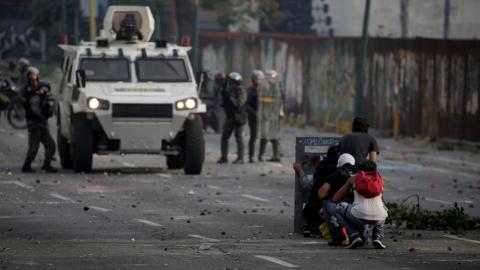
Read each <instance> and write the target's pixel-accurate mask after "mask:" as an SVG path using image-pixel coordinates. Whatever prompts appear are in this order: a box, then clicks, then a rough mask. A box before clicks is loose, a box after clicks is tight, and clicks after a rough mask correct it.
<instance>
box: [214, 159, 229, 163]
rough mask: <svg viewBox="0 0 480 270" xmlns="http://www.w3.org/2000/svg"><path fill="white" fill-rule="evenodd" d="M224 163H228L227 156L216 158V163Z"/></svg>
mask: <svg viewBox="0 0 480 270" xmlns="http://www.w3.org/2000/svg"><path fill="white" fill-rule="evenodd" d="M225 163H228V159H227V158H220V159H219V160H217V164H225Z"/></svg>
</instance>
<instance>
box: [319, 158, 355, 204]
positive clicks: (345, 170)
mask: <svg viewBox="0 0 480 270" xmlns="http://www.w3.org/2000/svg"><path fill="white" fill-rule="evenodd" d="M355 171H356V168H355V167H354V166H348V165H347V166H344V167H342V168H338V169H337V171H336V172H335V173H333V174H331V175H330V176H328V177H327V180H326V181H325V182H326V183H328V184H330V191H329V192H328V195H327V199H331V198H332V197H333V195H335V193H337V191H338V190H339V189H340V188H341V187H342V186H343V185H345V183H346V182H347V180H348V178H350V176H352V175H353V174H354V173H355ZM343 200H344V201H347V202H353V191H352V190H349V192H347V194H346V195H345V197H344V199H343Z"/></svg>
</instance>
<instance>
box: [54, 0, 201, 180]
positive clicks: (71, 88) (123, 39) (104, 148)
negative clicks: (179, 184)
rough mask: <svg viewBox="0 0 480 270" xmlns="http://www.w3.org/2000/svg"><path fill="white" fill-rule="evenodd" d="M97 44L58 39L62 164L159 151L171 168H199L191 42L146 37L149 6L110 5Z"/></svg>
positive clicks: (77, 165) (80, 166)
mask: <svg viewBox="0 0 480 270" xmlns="http://www.w3.org/2000/svg"><path fill="white" fill-rule="evenodd" d="M103 25H104V29H103V30H102V31H101V35H100V37H98V38H97V39H96V41H95V42H81V43H80V44H77V45H60V48H62V49H63V51H64V58H63V62H62V71H63V76H62V79H61V82H60V89H59V93H58V95H59V112H58V141H57V142H58V150H59V154H60V159H61V164H62V167H63V168H73V170H74V171H75V172H88V171H91V169H92V159H93V154H98V155H102V154H112V153H116V154H163V155H166V158H167V167H168V168H169V169H180V168H184V171H185V173H187V174H200V173H201V170H202V166H203V162H204V155H205V142H204V138H203V128H202V121H201V118H200V115H199V114H200V113H203V112H205V110H206V108H205V105H204V104H202V102H201V101H200V99H199V97H198V93H197V84H196V82H195V78H194V75H193V70H192V67H191V65H190V62H189V59H188V55H187V52H188V51H189V50H190V48H189V47H183V46H178V45H174V44H170V43H167V42H165V41H161V40H158V41H155V42H149V40H150V37H151V36H152V34H153V30H154V19H153V16H152V13H151V11H150V9H149V8H148V7H141V6H111V7H109V9H108V11H107V14H106V16H105V19H104V24H103Z"/></svg>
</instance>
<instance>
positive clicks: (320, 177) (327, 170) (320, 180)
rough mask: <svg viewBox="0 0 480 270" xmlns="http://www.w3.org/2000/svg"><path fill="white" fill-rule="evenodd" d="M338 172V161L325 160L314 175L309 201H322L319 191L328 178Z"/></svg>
mask: <svg viewBox="0 0 480 270" xmlns="http://www.w3.org/2000/svg"><path fill="white" fill-rule="evenodd" d="M336 171H337V161H336V160H335V159H324V160H322V161H320V163H319V164H318V166H317V168H316V169H315V173H314V174H313V185H312V189H311V191H310V196H309V201H310V202H313V201H320V199H319V198H318V190H319V189H320V188H321V187H322V186H323V184H325V181H326V180H327V177H328V176H330V175H331V174H333V173H335V172H336Z"/></svg>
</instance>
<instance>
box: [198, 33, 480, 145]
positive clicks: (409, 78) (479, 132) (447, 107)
mask: <svg viewBox="0 0 480 270" xmlns="http://www.w3.org/2000/svg"><path fill="white" fill-rule="evenodd" d="M369 44H370V47H369V52H368V56H367V59H366V64H365V82H364V83H365V84H364V92H363V97H362V100H361V103H362V112H361V113H362V114H364V115H365V116H367V118H368V119H369V120H370V122H371V125H372V127H373V128H375V129H382V130H392V129H398V132H399V135H403V136H424V137H429V138H441V137H448V138H457V139H464V140H472V141H480V127H479V126H478V122H480V109H479V103H480V99H479V98H480V93H479V92H480V42H478V41H448V42H444V41H443V40H425V39H420V40H398V39H372V40H370V41H369ZM200 45H201V51H202V55H201V58H202V68H203V69H209V70H210V69H212V68H213V69H216V70H220V69H222V68H224V69H225V71H230V70H227V69H232V68H233V67H236V68H238V69H239V70H236V71H239V72H241V73H242V74H243V75H244V76H246V77H248V76H249V74H250V72H251V70H252V69H257V68H260V69H263V70H266V69H272V68H273V69H276V70H277V71H278V72H279V74H280V78H281V80H282V84H283V86H284V89H285V93H286V101H285V102H286V104H285V109H286V111H287V113H293V114H301V115H303V116H305V117H306V119H307V122H308V123H310V124H315V125H317V123H319V126H320V127H324V128H329V127H335V126H338V125H339V124H341V122H342V121H350V120H351V119H352V118H353V106H354V103H355V80H356V73H355V65H356V56H357V53H356V48H358V47H359V46H358V45H359V40H358V39H341V38H328V39H324V38H312V37H304V38H303V39H302V38H300V37H298V36H295V37H292V36H278V35H269V34H256V35H241V34H236V35H231V34H229V33H220V34H219V33H215V34H209V33H202V34H201V39H200ZM232 62H235V63H232ZM394 120H395V121H394ZM394 122H395V123H394ZM474 123H476V124H474ZM334 130H335V128H334ZM337 130H338V129H337Z"/></svg>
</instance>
